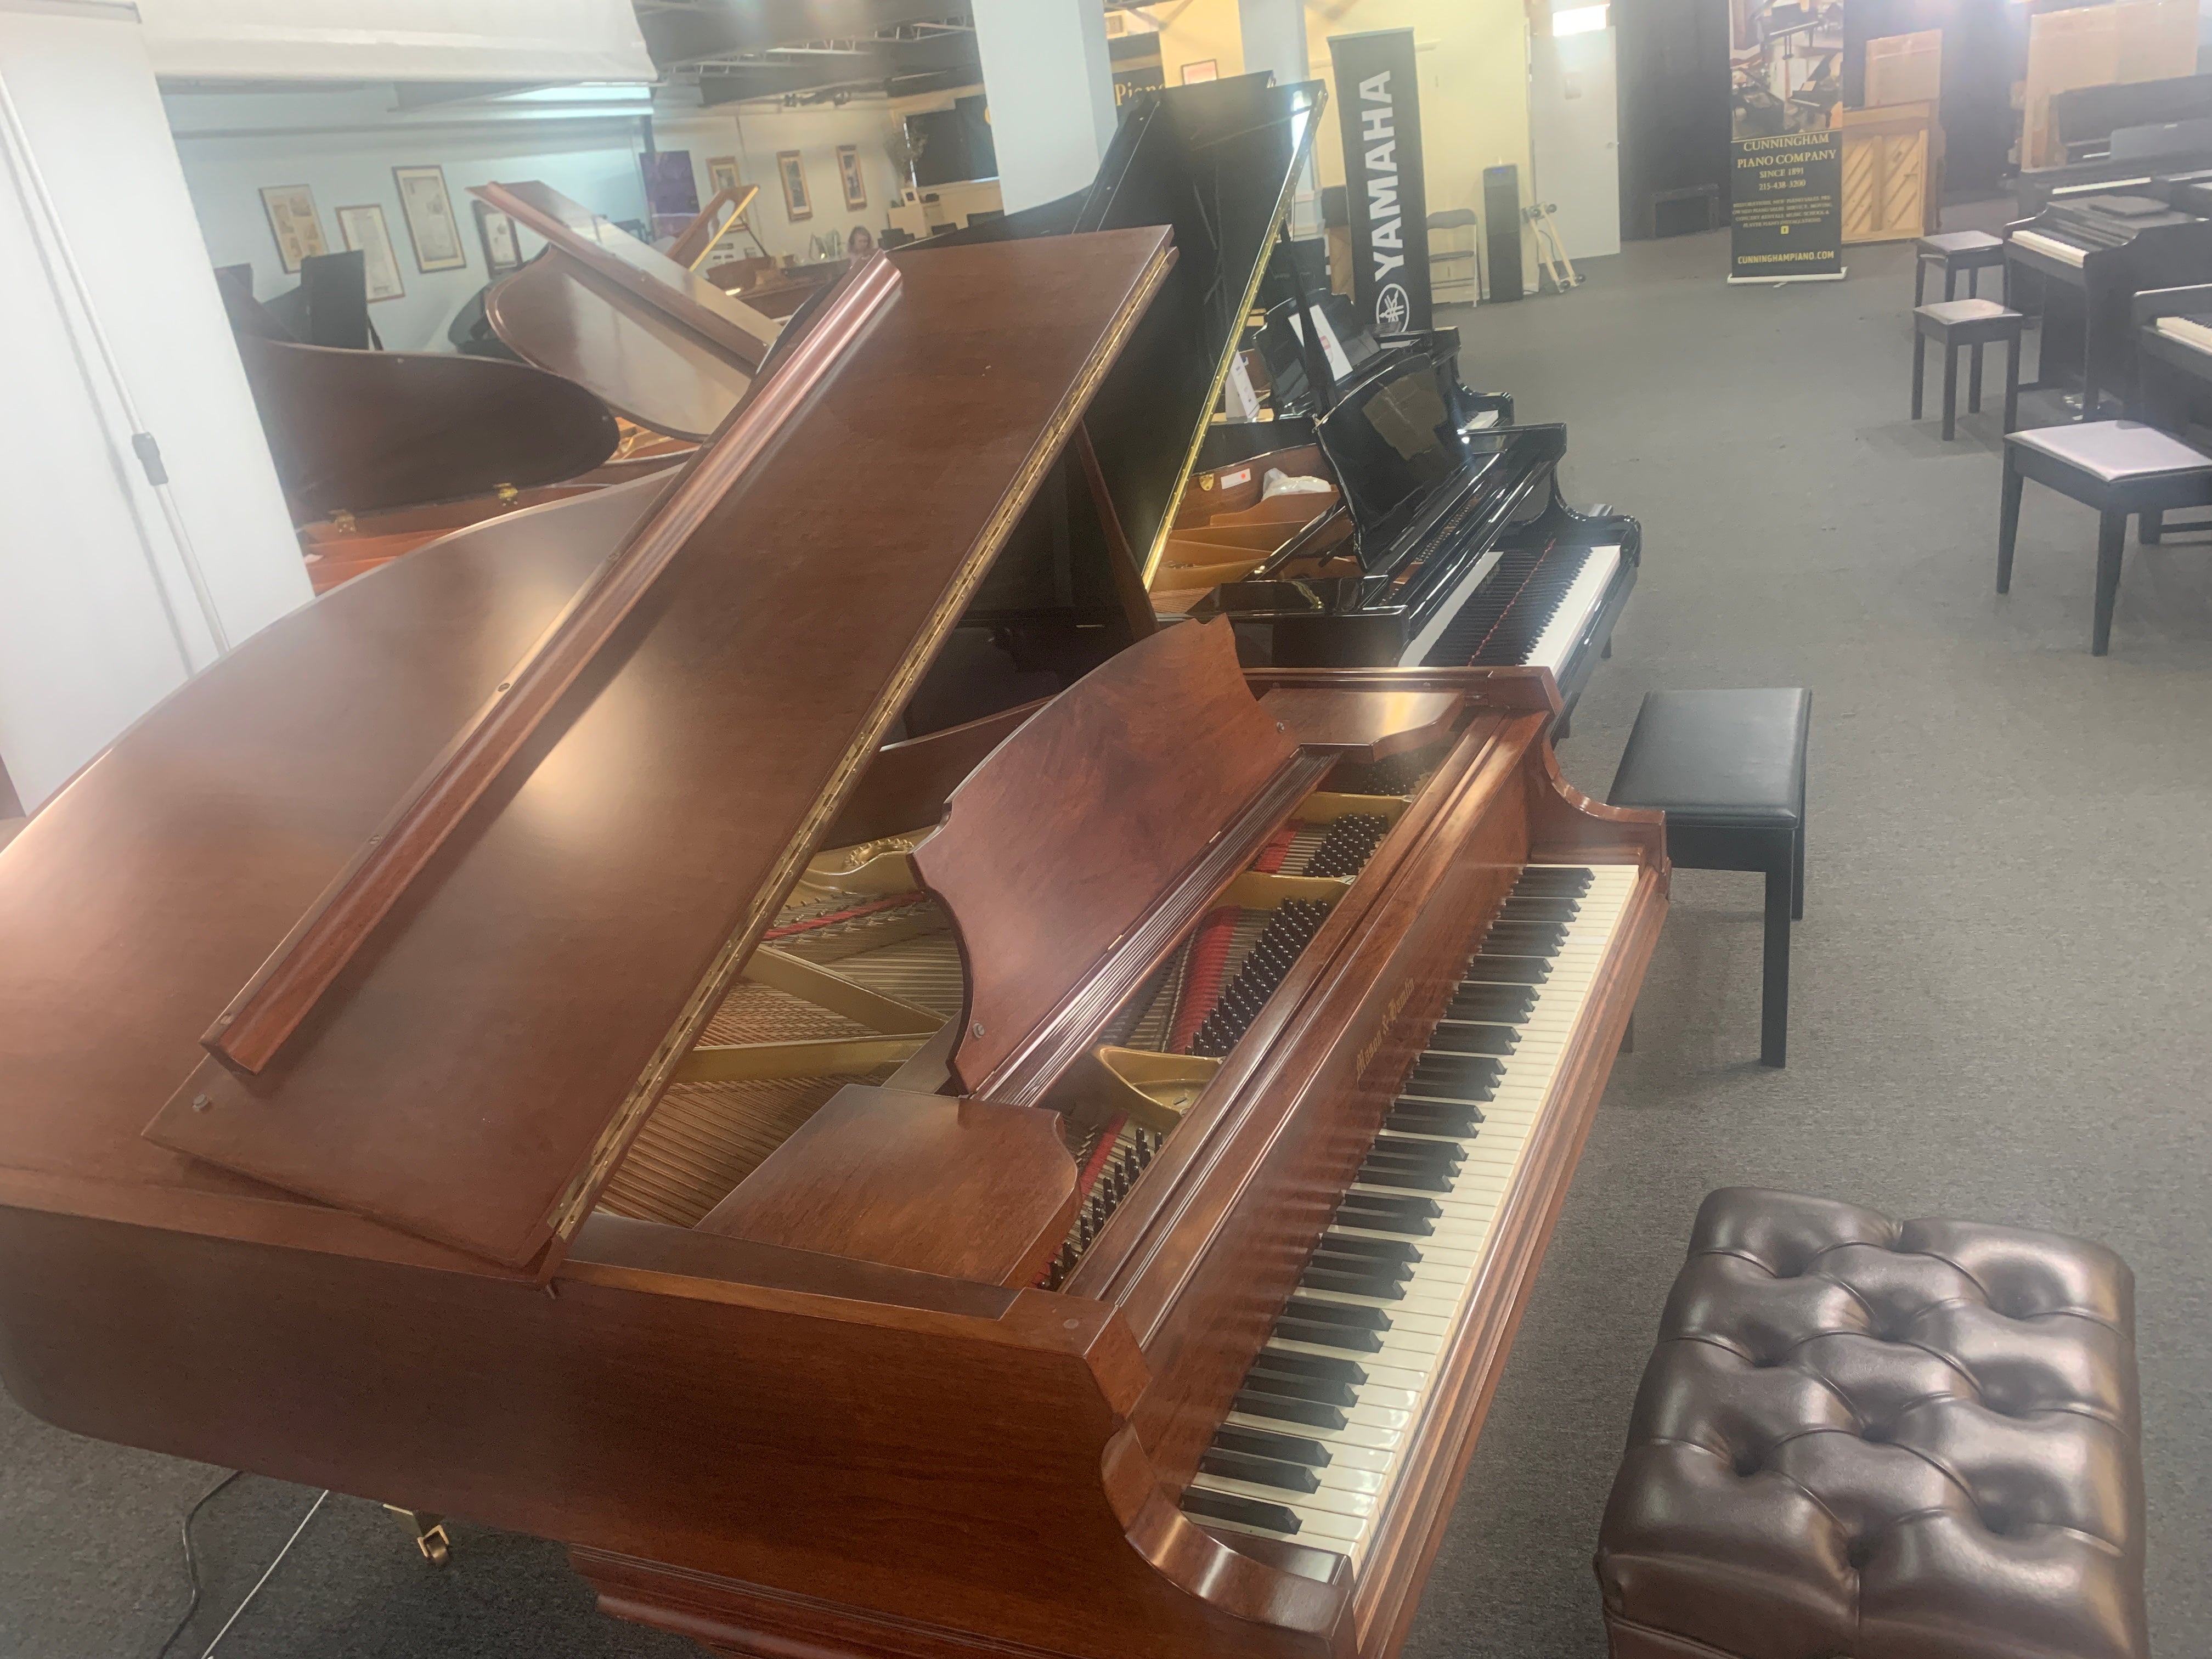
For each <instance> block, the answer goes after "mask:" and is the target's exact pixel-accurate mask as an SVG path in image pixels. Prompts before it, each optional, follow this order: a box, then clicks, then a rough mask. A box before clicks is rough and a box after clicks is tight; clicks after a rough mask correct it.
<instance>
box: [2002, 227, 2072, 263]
mask: <svg viewBox="0 0 2212 1659" xmlns="http://www.w3.org/2000/svg"><path fill="white" fill-rule="evenodd" d="M2012 239H2013V240H2014V241H2015V242H2017V243H2019V244H2020V245H2021V246H2022V247H2028V248H2033V249H2034V250H2035V251H2036V252H2038V253H2041V254H2044V255H2046V256H2047V257H2049V258H2053V259H2058V260H2062V261H2063V262H2064V263H2065V264H2069V265H2078V264H2081V262H2082V261H2083V260H2084V259H2086V258H2087V257H2088V252H2089V250H2088V249H2087V248H2081V247H2075V246H2074V245H2073V243H2071V242H2062V241H2060V240H2058V239H2057V237H2056V236H2045V234H2043V233H2042V232H2041V231H2037V230H2015V232H2013V234H2012Z"/></svg>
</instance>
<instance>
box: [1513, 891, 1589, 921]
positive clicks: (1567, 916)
mask: <svg viewBox="0 0 2212 1659" xmlns="http://www.w3.org/2000/svg"><path fill="white" fill-rule="evenodd" d="M1582 908H1583V907H1582V904H1581V902H1579V901H1578V900H1576V899H1571V898H1551V897H1539V896H1535V895H1534V894H1527V893H1523V892H1522V891H1521V890H1520V889H1519V888H1517V887H1516V888H1515V889H1514V890H1513V891H1512V893H1511V894H1510V896H1508V897H1507V899H1506V901H1505V902H1504V904H1502V905H1500V906H1499V907H1498V920H1499V921H1573V920H1574V919H1575V918H1576V917H1577V916H1578V915H1581V914H1582Z"/></svg>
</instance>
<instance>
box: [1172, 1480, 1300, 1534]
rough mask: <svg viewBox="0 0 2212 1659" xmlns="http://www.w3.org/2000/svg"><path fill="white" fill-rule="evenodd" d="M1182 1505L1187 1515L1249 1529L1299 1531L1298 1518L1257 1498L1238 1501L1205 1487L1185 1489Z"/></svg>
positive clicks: (1280, 1507)
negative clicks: (1241, 1525) (1240, 1525)
mask: <svg viewBox="0 0 2212 1659" xmlns="http://www.w3.org/2000/svg"><path fill="white" fill-rule="evenodd" d="M1182 1506H1183V1509H1184V1510H1185V1512H1186V1513H1188V1514H1191V1515H1204V1516H1211V1517H1212V1519H1214V1520H1216V1521H1235V1522H1240V1523H1241V1524H1243V1525H1244V1526H1248V1527H1264V1528H1267V1530H1268V1531H1269V1532H1292V1533H1294V1532H1296V1531H1297V1529H1298V1517H1297V1516H1295V1515H1293V1514H1292V1513H1291V1511H1290V1510H1286V1509H1285V1508H1284V1507H1283V1506H1282V1505H1281V1504H1263V1503H1261V1501H1260V1500H1259V1499H1258V1498H1237V1497H1234V1496H1232V1495H1231V1494H1230V1493H1228V1492H1208V1491H1206V1489H1205V1488H1204V1487H1203V1486H1186V1487H1184V1488H1183V1493H1182Z"/></svg>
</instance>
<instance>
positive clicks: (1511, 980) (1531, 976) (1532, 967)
mask: <svg viewBox="0 0 2212 1659" xmlns="http://www.w3.org/2000/svg"><path fill="white" fill-rule="evenodd" d="M1551 976H1552V967H1551V964H1550V963H1548V962H1547V961H1545V960H1544V959H1543V958H1542V957H1524V956H1510V955H1508V954H1506V953H1505V952H1504V951H1498V952H1497V953H1495V954H1486V955H1483V956H1479V957H1475V958H1474V960H1473V961H1472V962H1470V963H1468V964H1467V966H1466V968H1465V969H1462V972H1461V974H1460V976H1459V980H1460V983H1461V984H1462V985H1541V984H1542V983H1543V982H1544V981H1546V980H1547V979H1549V978H1551Z"/></svg>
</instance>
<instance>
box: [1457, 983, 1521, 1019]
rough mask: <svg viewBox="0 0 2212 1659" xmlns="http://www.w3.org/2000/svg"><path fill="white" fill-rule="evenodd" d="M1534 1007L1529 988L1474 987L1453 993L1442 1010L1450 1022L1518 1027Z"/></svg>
mask: <svg viewBox="0 0 2212 1659" xmlns="http://www.w3.org/2000/svg"><path fill="white" fill-rule="evenodd" d="M1535 1006H1536V988H1535V987H1534V986H1532V985H1477V986H1473V987H1468V988H1467V989H1465V990H1462V991H1457V992H1455V993H1454V994H1453V995H1452V1000H1451V1004H1450V1006H1449V1007H1447V1008H1446V1009H1445V1010H1444V1015H1445V1017H1446V1018H1449V1019H1496V1020H1503V1021H1504V1022H1505V1023H1506V1024H1509V1025H1510V1024H1518V1023H1519V1022H1521V1021H1522V1020H1524V1019H1526V1018H1528V1016H1529V1014H1530V1012H1533V1011H1534V1008H1535Z"/></svg>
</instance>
